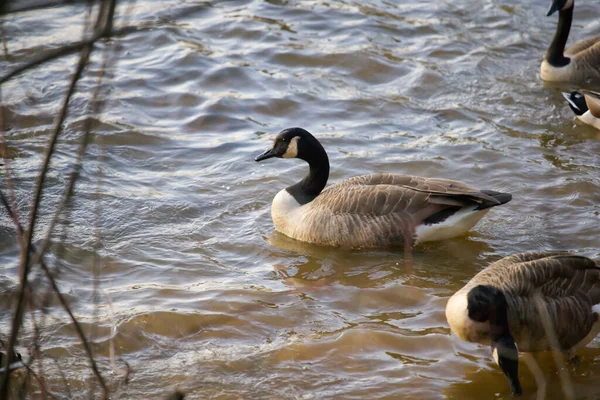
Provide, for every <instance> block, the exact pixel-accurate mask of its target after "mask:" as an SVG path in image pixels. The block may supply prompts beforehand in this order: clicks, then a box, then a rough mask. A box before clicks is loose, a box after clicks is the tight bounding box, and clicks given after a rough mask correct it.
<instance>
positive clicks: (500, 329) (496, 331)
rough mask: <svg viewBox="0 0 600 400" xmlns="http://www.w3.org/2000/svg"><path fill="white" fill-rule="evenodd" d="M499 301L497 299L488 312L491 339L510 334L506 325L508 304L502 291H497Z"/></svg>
mask: <svg viewBox="0 0 600 400" xmlns="http://www.w3.org/2000/svg"><path fill="white" fill-rule="evenodd" d="M498 296H500V298H501V299H499V300H500V301H497V302H496V304H495V306H494V307H493V308H492V311H491V313H490V336H491V339H492V341H494V339H499V338H500V337H502V336H506V335H510V328H509V326H508V304H507V303H506V297H505V296H504V294H503V293H502V292H499V293H498Z"/></svg>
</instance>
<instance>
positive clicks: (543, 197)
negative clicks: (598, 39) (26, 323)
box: [0, 0, 600, 399]
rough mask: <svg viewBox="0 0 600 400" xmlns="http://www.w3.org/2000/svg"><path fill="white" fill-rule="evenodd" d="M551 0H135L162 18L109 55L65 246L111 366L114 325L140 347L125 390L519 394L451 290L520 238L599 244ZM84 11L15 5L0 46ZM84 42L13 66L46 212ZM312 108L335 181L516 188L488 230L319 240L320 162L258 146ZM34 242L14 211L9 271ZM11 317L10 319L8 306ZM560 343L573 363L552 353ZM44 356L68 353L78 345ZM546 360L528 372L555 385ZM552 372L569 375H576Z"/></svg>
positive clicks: (45, 44) (125, 344)
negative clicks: (71, 52)
mask: <svg viewBox="0 0 600 400" xmlns="http://www.w3.org/2000/svg"><path fill="white" fill-rule="evenodd" d="M547 3H549V2H548V1H546V0H534V1H531V2H519V1H516V0H507V1H497V0H478V1H476V0H464V1H460V2H452V1H451V2H445V1H433V0H423V1H420V0H419V1H414V0H410V1H409V0H407V1H402V2H391V1H384V0H370V1H358V0H346V1H336V0H334V1H323V0H251V1H250V0H249V1H212V2H211V1H206V2H199V1H189V2H182V1H173V0H171V1H157V0H139V1H137V2H136V7H135V10H134V13H133V15H132V16H131V20H132V21H133V22H134V23H139V24H142V23H145V24H148V23H150V24H153V27H152V29H150V30H147V31H143V32H142V31H140V32H136V33H133V34H130V35H127V36H123V37H119V38H115V39H113V40H112V42H113V43H112V45H113V46H115V48H116V54H117V56H118V62H117V63H116V64H115V66H114V67H112V68H111V69H109V70H108V71H107V76H106V85H105V90H104V91H103V96H105V97H106V99H107V104H106V107H105V111H104V112H103V113H102V115H100V116H99V117H97V118H96V117H94V120H93V121H92V122H93V144H92V146H91V147H90V152H89V156H88V158H87V159H86V164H85V166H84V169H83V171H82V179H81V181H80V183H79V184H78V186H77V194H76V200H75V202H74V208H73V212H72V214H71V216H70V218H71V223H70V226H69V230H68V235H67V239H66V240H65V241H64V243H62V244H60V243H59V242H58V240H57V241H56V244H55V245H54V246H53V247H52V249H51V252H50V254H49V260H50V262H51V263H52V264H53V265H54V263H55V262H56V258H57V257H59V256H61V257H64V262H63V263H62V268H61V274H60V278H59V282H60V286H61V288H62V289H63V291H64V292H65V293H66V294H67V295H68V298H69V299H70V301H71V302H72V303H73V304H74V308H75V311H76V313H77V315H78V316H79V317H80V318H81V320H82V321H83V322H84V325H85V326H86V327H87V328H89V330H90V331H93V332H94V335H95V336H94V342H95V349H96V352H97V354H98V356H99V359H100V360H101V367H102V368H104V370H106V371H107V370H108V369H109V366H108V350H107V349H108V343H109V340H110V339H111V337H112V339H114V340H115V344H116V348H117V352H118V353H119V356H121V357H123V358H124V359H126V360H128V362H129V363H130V364H131V367H132V369H133V371H134V374H133V375H132V377H131V381H130V383H129V385H127V386H126V387H125V388H124V389H123V390H124V391H125V392H124V393H122V397H123V398H128V399H148V398H155V396H162V395H163V394H164V393H165V392H166V390H167V389H174V388H180V389H181V390H182V391H184V392H186V393H188V395H189V398H190V399H204V398H222V399H225V398H246V399H250V398H252V399H262V398H264V399H267V398H268V399H334V398H344V399H366V398H373V399H375V398H377V399H380V398H402V399H417V398H419V399H442V398H449V399H467V398H477V399H486V398H509V390H508V387H507V386H506V382H505V380H504V377H503V375H502V374H501V373H500V371H499V370H498V369H497V368H496V367H495V366H494V364H493V362H492V359H491V357H490V350H489V349H488V348H485V347H481V346H477V345H473V344H468V343H463V342H461V341H460V340H458V339H457V338H456V337H454V336H452V335H450V330H449V328H448V326H447V323H446V321H445V317H444V307H445V304H446V301H447V299H448V297H449V296H450V295H451V294H452V293H453V292H454V291H455V290H457V289H458V288H460V287H461V286H462V285H463V284H464V282H466V281H467V280H468V279H470V278H471V277H472V276H473V275H474V274H475V273H476V272H478V271H480V270H481V269H482V268H484V267H485V266H486V265H488V264H489V263H491V262H493V261H495V260H497V259H499V258H500V257H503V256H506V255H508V254H511V253H514V252H521V251H529V250H543V249H547V250H550V249H567V250H573V251H577V252H578V253H580V254H584V255H587V256H592V257H597V256H599V255H600V251H599V250H598V249H599V248H600V217H599V213H600V205H599V204H600V134H598V132H597V131H595V130H594V129H593V128H591V127H589V126H585V125H583V124H580V123H579V122H575V120H574V118H573V115H572V113H571V111H570V110H569V109H568V107H567V105H566V104H565V102H564V100H563V98H562V96H561V94H560V92H561V90H569V89H571V88H570V87H569V86H568V85H566V86H565V85H562V86H557V85H544V84H543V83H542V82H541V80H540V79H539V76H538V69H539V64H540V61H541V58H542V55H543V53H544V52H545V49H546V47H547V45H548V43H549V42H550V40H551V37H552V35H553V33H554V29H555V26H556V25H555V24H556V20H555V18H546V17H545V13H546V9H547V7H548V4H547ZM85 12H86V11H85V9H83V8H79V7H78V6H72V7H62V8H53V9H51V10H47V11H44V12H39V11H37V12H28V13H21V14H15V15H13V16H11V18H10V19H7V20H5V21H3V23H2V29H3V30H4V32H5V34H6V38H7V40H6V45H7V50H8V55H6V53H5V54H4V57H3V58H2V60H1V61H0V69H1V70H2V71H7V70H9V69H10V68H13V67H14V66H16V65H20V64H22V63H24V62H26V61H27V60H28V59H30V58H31V57H32V56H33V55H35V54H39V53H40V52H44V51H48V50H49V49H53V48H56V47H57V46H59V45H61V44H64V43H66V42H69V41H70V40H73V38H77V37H79V36H78V35H80V33H81V29H82V21H83V20H84V18H85ZM598 13H600V8H599V6H598V4H596V3H595V2H593V1H578V3H577V7H576V11H575V20H574V28H573V31H572V38H571V40H575V39H576V40H579V39H581V38H584V37H591V36H592V35H597V34H600V25H599V23H598V19H597V15H598ZM100 46H101V47H103V46H105V44H101V45H100ZM95 54H96V55H95V56H94V57H93V59H92V63H91V65H90V67H89V68H88V70H87V73H86V76H85V78H84V79H82V81H81V82H80V86H79V94H78V95H76V96H75V97H74V98H73V100H72V113H71V114H70V116H69V118H68V120H67V122H66V126H65V132H64V135H63V137H62V138H61V140H60V142H59V147H58V149H59V150H58V154H57V158H56V159H55V161H54V162H53V163H52V165H51V171H50V175H49V182H48V185H47V190H46V197H45V198H44V202H43V203H42V211H46V212H45V213H44V214H43V217H42V219H41V220H40V229H39V230H38V232H43V230H44V228H45V227H47V226H48V225H47V224H48V223H49V220H50V213H49V211H50V210H52V209H53V205H54V204H55V202H56V201H57V200H58V198H59V197H58V196H59V195H60V193H61V192H62V190H63V188H64V185H65V182H66V180H67V178H68V173H69V167H70V163H71V161H70V160H71V159H72V158H71V157H72V154H73V152H74V151H75V149H76V147H77V143H78V140H79V138H80V135H81V131H82V126H83V124H84V123H85V121H86V118H91V117H86V116H85V115H86V109H87V106H88V104H87V101H88V98H89V97H88V96H87V94H89V92H90V91H91V90H93V88H94V85H95V81H96V78H97V76H98V73H99V70H100V65H101V59H100V57H99V54H100V52H97V53H95ZM75 61H76V60H75V58H74V57H67V58H65V59H61V60H58V61H54V62H52V63H49V64H48V65H47V66H44V67H43V68H39V69H37V70H35V71H33V72H29V73H27V74H26V75H23V76H20V77H18V78H17V79H14V80H12V81H10V82H9V83H8V84H6V85H5V86H3V88H2V89H3V90H2V95H3V106H2V107H3V111H4V113H5V118H6V122H7V124H8V128H9V135H10V143H9V146H10V157H11V167H12V168H13V169H14V172H15V176H16V182H15V184H16V186H17V188H18V190H17V196H18V199H19V203H18V206H19V209H20V212H21V213H22V215H26V214H25V212H26V210H27V208H28V205H29V203H30V201H31V193H32V188H33V184H34V180H35V176H36V174H37V171H38V169H39V167H40V163H41V157H42V152H43V149H44V146H45V143H46V140H47V137H48V134H49V132H50V129H51V126H52V121H53V117H54V114H55V113H56V110H57V109H58V107H59V104H60V102H61V101H62V96H63V93H64V90H65V87H66V85H67V78H68V76H69V75H70V74H71V73H72V72H73V70H74V63H75ZM596 89H598V88H596ZM292 126H301V127H303V128H305V129H307V130H309V131H310V132H312V133H313V134H315V135H316V136H317V137H318V138H319V140H321V142H322V143H323V145H324V147H325V148H326V150H327V151H328V153H329V156H330V161H331V166H332V168H331V170H332V172H331V176H330V182H337V181H340V180H341V179H344V178H348V177H351V176H354V175H358V174H363V173H373V172H396V173H407V174H418V175H423V176H432V177H433V176H435V177H443V178H452V179H459V180H463V181H465V182H468V183H469V184H471V185H473V186H476V187H482V188H489V189H495V190H499V191H508V192H511V193H513V195H514V199H513V201H512V202H510V203H509V204H506V205H505V206H502V207H498V208H494V209H493V210H492V211H491V212H490V213H489V214H488V216H487V217H486V218H485V219H484V220H483V221H482V222H481V223H480V224H479V225H477V227H476V228H475V229H474V230H473V231H472V232H471V233H470V234H469V235H468V236H465V237H461V238H457V239H453V240H449V241H444V242H440V243H432V244H427V245H424V246H421V247H419V248H417V249H416V250H415V252H414V254H413V265H412V268H410V269H408V268H407V267H406V265H405V263H404V258H403V255H402V253H401V252H400V251H395V250H374V251H351V252H348V251H342V250H339V249H336V248H327V247H319V246H313V245H310V244H306V243H299V242H296V241H294V240H291V239H289V238H286V237H285V236H282V235H281V234H278V233H277V232H274V230H273V224H272V221H271V218H270V204H271V200H272V198H273V197H274V196H275V194H276V193H277V192H278V191H279V190H281V189H283V188H284V187H286V186H287V185H290V184H293V183H295V182H296V181H298V180H299V179H301V177H302V176H303V175H304V174H305V173H306V172H307V166H306V164H304V163H303V162H300V161H298V160H291V161H290V160H269V161H266V162H264V163H260V164H257V163H255V162H254V156H256V155H257V154H258V153H260V152H261V151H263V150H265V149H267V148H268V147H269V146H270V145H271V141H272V139H273V138H274V135H275V134H276V133H277V132H279V131H280V130H281V129H284V128H287V127H292ZM99 167H101V168H102V171H101V175H100V178H101V182H100V184H99V186H98V181H97V179H98V168H99ZM3 173H4V172H2V174H3ZM97 191H99V195H97ZM96 207H100V210H101V223H100V228H101V248H100V250H99V253H98V256H99V260H100V265H101V268H102V271H101V276H100V285H101V288H102V291H103V292H102V293H103V299H102V300H101V301H100V303H99V305H98V306H96V305H95V304H94V302H93V293H92V287H93V285H92V255H93V250H94V241H95V239H94V238H95V236H94V228H93V221H94V218H95V210H96ZM40 238H41V236H40ZM15 243H16V239H15V232H14V228H13V227H12V222H11V220H10V219H9V218H8V216H7V215H6V213H5V212H4V211H1V212H0V276H2V278H1V280H0V293H6V292H7V290H9V289H14V288H15V287H16V285H17V278H16V268H17V267H16V260H17V256H18V249H17V248H16V244H15ZM0 296H1V297H2V299H3V301H4V304H5V303H6V302H5V300H6V298H5V295H0ZM106 297H109V298H110V299H111V302H112V311H111V310H110V309H109V307H108V305H107V301H105V300H104V299H105V298H106ZM55 303H56V302H55ZM55 303H52V304H51V311H54V312H53V313H52V315H53V318H51V319H49V320H48V327H47V329H46V335H45V336H44V337H43V342H42V345H43V348H44V349H45V351H46V352H47V353H48V354H49V355H51V356H54V357H58V358H59V365H60V366H61V367H62V369H63V370H64V373H65V375H66V376H67V378H68V379H69V380H70V381H71V383H72V385H71V386H72V388H73V390H74V391H75V392H74V393H77V392H76V390H77V388H79V390H82V391H84V390H85V389H86V388H87V386H86V385H87V383H86V382H87V381H89V380H90V379H92V378H91V376H90V375H89V374H87V372H86V373H82V371H87V361H86V359H85V357H84V356H83V354H84V353H83V350H82V348H81V347H80V345H79V344H78V339H77V337H76V336H75V335H74V331H73V327H72V326H71V324H70V322H69V320H68V319H67V318H66V316H65V315H64V313H62V312H60V311H59V310H60V307H59V305H58V303H56V304H55ZM3 313H6V309H4V311H3ZM94 316H98V317H99V321H100V322H99V323H96V322H94ZM113 320H114V323H115V324H116V333H115V334H114V336H113V335H112V333H111V329H110V328H111V325H112V324H113ZM8 329H9V326H8V321H7V319H2V320H1V321H0V331H1V332H2V333H6V332H7V330H8ZM599 345H600V341H599V340H598V339H596V341H594V342H593V343H592V344H591V345H590V347H588V348H587V349H585V350H583V352H582V354H583V358H582V363H581V364H580V365H579V366H578V367H576V368H572V369H570V370H569V374H570V376H571V378H572V380H573V382H574V387H575V391H576V393H577V398H590V399H592V398H598V397H600V387H599V386H598V385H597V381H598V376H599V375H600V355H599V354H600V353H598V347H600V346H599ZM542 366H543V368H544V370H545V371H546V372H547V374H549V375H550V378H552V376H553V375H552V374H556V370H555V369H553V368H554V367H553V363H552V359H551V357H547V358H543V360H542ZM46 368H48V372H47V373H48V375H50V376H51V375H52V371H53V370H52V369H53V368H56V366H55V365H53V364H52V365H47V366H46ZM522 369H523V370H526V369H525V368H522ZM527 374H528V372H523V375H524V376H523V379H522V381H523V383H524V390H525V391H526V392H528V393H533V391H534V389H535V383H534V380H533V378H532V377H531V376H530V375H527ZM57 379H58V378H57ZM548 393H550V395H549V397H548V398H552V399H559V398H561V396H562V392H561V390H560V387H559V383H558V380H557V379H550V383H549V390H548ZM498 396H500V397H498Z"/></svg>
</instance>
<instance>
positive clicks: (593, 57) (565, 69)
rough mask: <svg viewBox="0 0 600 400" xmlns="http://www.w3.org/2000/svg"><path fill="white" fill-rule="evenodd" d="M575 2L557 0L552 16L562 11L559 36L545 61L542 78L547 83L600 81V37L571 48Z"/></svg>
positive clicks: (555, 36)
mask: <svg viewBox="0 0 600 400" xmlns="http://www.w3.org/2000/svg"><path fill="white" fill-rule="evenodd" d="M574 6H575V1H574V0H554V1H553V2H552V5H551V7H550V10H549V11H548V15H551V14H553V13H554V12H556V11H558V12H559V13H558V15H559V17H558V25H557V27H556V33H555V34H554V38H553V40H552V43H551V44H550V47H548V51H547V52H546V55H545V57H544V60H543V61H542V65H541V68H540V75H541V77H542V79H543V80H545V81H555V82H574V81H582V80H586V79H598V78H600V36H595V37H592V38H589V39H586V40H583V41H581V42H578V43H576V44H575V45H573V46H571V47H569V48H567V49H566V50H565V46H566V44H567V39H568V37H569V32H570V30H571V22H572V20H573V8H574Z"/></svg>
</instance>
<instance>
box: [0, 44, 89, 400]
mask: <svg viewBox="0 0 600 400" xmlns="http://www.w3.org/2000/svg"><path fill="white" fill-rule="evenodd" d="M89 57H90V47H89V46H88V47H85V48H84V49H83V50H82V52H81V58H80V59H79V64H78V65H77V69H76V70H75V74H74V75H73V78H72V79H71V84H70V86H69V90H68V92H67V95H66V96H65V99H64V101H63V104H62V107H61V110H60V112H59V115H58V118H57V119H56V122H55V125H54V132H53V133H52V135H51V137H50V140H49V143H48V147H47V149H46V154H45V158H44V163H43V165H42V168H41V170H40V173H39V175H38V179H37V182H36V190H35V193H34V196H33V202H32V205H31V209H30V214H29V225H28V229H27V231H26V232H24V233H25V238H24V248H23V251H22V254H21V265H20V268H19V275H20V277H19V278H20V279H19V290H18V294H17V306H16V309H15V311H14V314H13V323H12V329H11V333H10V336H9V340H8V350H9V351H13V349H14V346H15V344H16V341H17V337H18V334H19V329H20V328H21V321H22V320H23V312H24V305H25V302H24V297H25V292H26V290H27V276H28V274H29V267H30V262H29V261H30V254H31V253H30V249H31V242H32V241H33V236H34V233H35V231H34V229H35V222H36V220H37V214H38V209H39V206H40V201H41V198H42V189H43V187H44V183H45V181H46V175H47V172H48V167H49V165H50V159H51V157H52V154H54V146H55V145H56V141H57V140H58V135H59V134H60V132H61V130H62V126H63V122H64V120H65V118H66V116H67V111H68V108H69V107H68V105H69V101H70V100H71V96H72V95H73V93H74V92H75V86H76V85H77V81H78V80H79V78H80V77H81V74H82V73H83V70H84V68H85V66H86V65H87V62H88V60H89ZM8 360H9V362H11V361H12V355H11V354H10V353H9V354H8ZM9 376H10V374H9V373H8V372H5V373H4V376H3V378H2V384H1V385H0V399H4V398H6V394H7V390H8V380H9Z"/></svg>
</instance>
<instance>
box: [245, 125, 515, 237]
mask: <svg viewBox="0 0 600 400" xmlns="http://www.w3.org/2000/svg"><path fill="white" fill-rule="evenodd" d="M271 157H279V158H300V159H301V160H304V161H306V162H308V165H309V167H310V172H309V174H308V175H307V176H306V177H305V178H304V179H302V180H301V181H300V182H298V183H296V184H295V185H292V186H290V187H288V188H286V189H284V190H282V191H280V192H279V193H278V194H277V195H276V196H275V198H274V199H273V204H272V206H271V216H272V218H273V222H274V224H275V228H276V229H277V230H278V231H280V232H282V233H283V234H285V235H287V236H289V237H291V238H294V239H297V240H301V241H304V242H311V243H315V244H321V245H331V246H343V247H351V248H357V247H380V246H389V245H407V244H408V245H410V246H412V245H414V244H416V243H420V242H426V241H432V240H442V239H447V238H450V237H454V236H457V235H460V234H463V233H465V232H466V231H468V230H469V229H471V228H472V227H473V226H474V225H475V224H476V223H477V222H478V221H479V220H480V219H481V218H482V217H483V216H484V215H485V214H486V213H487V212H488V211H489V208H491V207H494V206H498V205H500V204H504V203H507V202H509V201H510V200H511V198H512V196H511V195H510V194H508V193H500V192H494V191H491V190H477V189H475V188H472V187H470V186H467V185H466V184H465V183H463V182H458V181H452V180H447V179H435V178H423V177H418V176H410V175H399V174H372V175H361V176H355V177H353V178H350V179H346V180H344V181H342V182H339V183H337V184H335V185H332V186H330V187H328V188H327V189H325V190H323V188H324V187H325V185H326V183H327V179H328V178H329V159H328V157H327V153H326V152H325V149H323V146H321V143H319V141H318V140H317V139H316V138H315V137H314V136H313V135H311V134H310V133H309V132H307V131H306V130H304V129H302V128H290V129H285V130H283V131H281V132H280V133H279V134H278V135H277V137H276V138H275V142H274V144H273V147H272V148H271V149H269V150H267V151H265V152H264V153H262V154H261V155H259V156H258V157H256V159H255V160H256V161H262V160H266V159H268V158H271Z"/></svg>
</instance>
